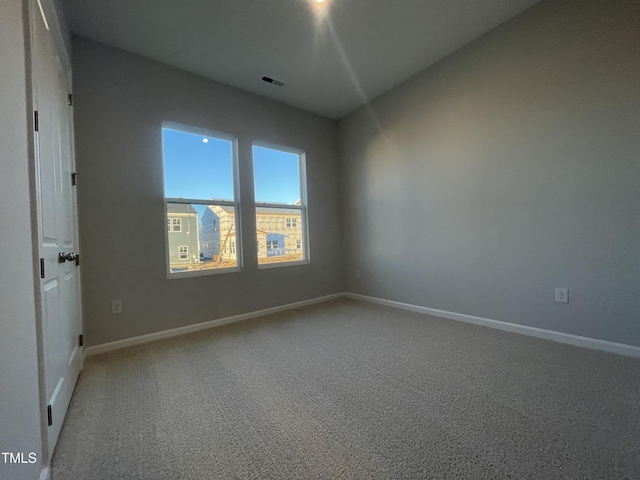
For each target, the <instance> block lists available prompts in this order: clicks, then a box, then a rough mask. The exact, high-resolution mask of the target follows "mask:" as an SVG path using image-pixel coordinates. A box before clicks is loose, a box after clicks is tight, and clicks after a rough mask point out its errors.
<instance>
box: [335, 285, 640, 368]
mask: <svg viewBox="0 0 640 480" xmlns="http://www.w3.org/2000/svg"><path fill="white" fill-rule="evenodd" d="M344 297H346V298H352V299H354V300H362V301H365V302H370V303H377V304H379V305H385V306H387V307H394V308H400V309H402V310H409V311H412V312H417V313H425V314H427V315H433V316H434V317H441V318H448V319H450V320H458V321H460V322H466V323H473V324H474V325H482V326H483V327H489V328H496V329H498V330H505V331H507V332H513V333H519V334H522V335H528V336H530V337H536V338H542V339H544V340H551V341H554V342H559V343H566V344H568V345H574V346H576V347H584V348H590V349H592V350H601V351H603V352H609V353H617V354H618V355H625V356H628V357H635V358H640V347H636V346H633V345H626V344H624V343H615V342H609V341H606V340H598V339H596V338H589V337H581V336H579V335H572V334H570V333H562V332H556V331H553V330H544V329H542V328H535V327H527V326H525V325H517V324H515V323H507V322H501V321H499V320H491V319H489V318H482V317H474V316H472V315H465V314H463V313H454V312H447V311H445V310H437V309H435V308H428V307H421V306H418V305H411V304H409V303H401V302H395V301H393V300H385V299H382V298H376V297H368V296H366V295H359V294H356V293H345V294H344Z"/></svg>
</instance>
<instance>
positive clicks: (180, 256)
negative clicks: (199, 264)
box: [178, 245, 189, 260]
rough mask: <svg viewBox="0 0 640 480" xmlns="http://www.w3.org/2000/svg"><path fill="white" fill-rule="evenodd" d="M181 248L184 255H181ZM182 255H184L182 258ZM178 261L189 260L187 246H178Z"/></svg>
mask: <svg viewBox="0 0 640 480" xmlns="http://www.w3.org/2000/svg"><path fill="white" fill-rule="evenodd" d="M183 248H184V250H185V253H182V249H183ZM183 255H184V258H183V257H182V256H183ZM178 260H189V245H179V246H178Z"/></svg>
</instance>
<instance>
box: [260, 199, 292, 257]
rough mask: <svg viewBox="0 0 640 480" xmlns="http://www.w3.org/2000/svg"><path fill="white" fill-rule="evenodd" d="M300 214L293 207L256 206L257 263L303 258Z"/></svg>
mask: <svg viewBox="0 0 640 480" xmlns="http://www.w3.org/2000/svg"><path fill="white" fill-rule="evenodd" d="M301 214H302V211H301V210H298V209H293V208H269V207H256V230H257V232H256V233H257V235H258V264H259V265H263V264H267V263H280V262H296V261H299V260H302V259H303V258H304V257H303V253H304V252H303V249H302V245H303V243H302V221H301ZM287 219H289V220H290V221H289V222H287ZM294 220H295V221H294Z"/></svg>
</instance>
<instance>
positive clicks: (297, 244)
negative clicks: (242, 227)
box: [253, 144, 309, 265]
mask: <svg viewBox="0 0 640 480" xmlns="http://www.w3.org/2000/svg"><path fill="white" fill-rule="evenodd" d="M253 176H254V187H255V199H256V234H257V237H258V265H268V264H274V263H276V264H277V263H284V262H300V261H305V260H308V257H309V254H308V251H307V241H306V237H307V230H306V217H307V212H306V199H305V190H306V189H305V186H306V178H305V165H304V154H303V153H302V152H301V151H299V150H295V149H287V148H283V147H273V148H272V147H267V146H263V145H261V144H255V145H254V146H253Z"/></svg>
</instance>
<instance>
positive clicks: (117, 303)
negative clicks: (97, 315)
mask: <svg viewBox="0 0 640 480" xmlns="http://www.w3.org/2000/svg"><path fill="white" fill-rule="evenodd" d="M118 313H122V300H114V301H113V302H111V315H117V314H118Z"/></svg>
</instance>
